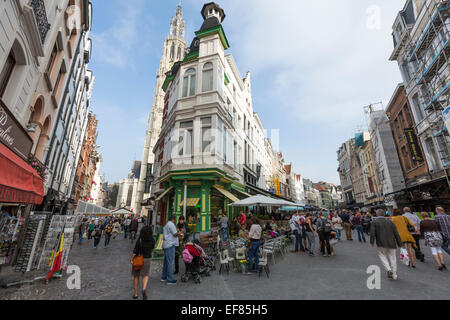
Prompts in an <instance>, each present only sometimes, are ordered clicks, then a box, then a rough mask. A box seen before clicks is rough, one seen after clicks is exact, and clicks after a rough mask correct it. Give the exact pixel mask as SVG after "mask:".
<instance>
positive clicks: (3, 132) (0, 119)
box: [0, 100, 33, 160]
mask: <svg viewBox="0 0 450 320" xmlns="http://www.w3.org/2000/svg"><path fill="white" fill-rule="evenodd" d="M0 142H1V143H3V144H4V145H5V146H7V147H8V148H9V149H11V150H12V151H13V152H14V153H16V154H17V155H19V156H20V157H22V158H23V159H25V160H26V159H27V158H28V155H29V154H30V152H31V148H32V147H33V140H31V138H30V136H29V135H28V134H27V132H26V131H25V130H24V129H23V128H22V126H21V125H20V123H19V122H18V121H17V120H16V118H15V117H14V116H13V115H12V113H11V112H10V111H9V110H8V108H7V107H6V106H5V104H4V103H3V101H1V100H0Z"/></svg>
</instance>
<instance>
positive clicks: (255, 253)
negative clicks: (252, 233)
mask: <svg viewBox="0 0 450 320" xmlns="http://www.w3.org/2000/svg"><path fill="white" fill-rule="evenodd" d="M260 244H261V241H260V240H253V241H252V246H251V247H250V250H249V252H248V263H249V265H248V270H249V271H250V272H251V271H258V264H259V246H260ZM253 259H254V260H255V269H253Z"/></svg>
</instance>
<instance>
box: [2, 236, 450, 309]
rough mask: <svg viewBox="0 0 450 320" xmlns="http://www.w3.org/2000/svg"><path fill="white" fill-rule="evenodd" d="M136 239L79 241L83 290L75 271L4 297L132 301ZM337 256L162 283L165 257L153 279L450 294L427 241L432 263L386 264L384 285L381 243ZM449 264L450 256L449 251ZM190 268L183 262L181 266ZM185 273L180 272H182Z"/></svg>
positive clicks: (297, 294) (198, 296)
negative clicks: (373, 269)
mask: <svg viewBox="0 0 450 320" xmlns="http://www.w3.org/2000/svg"><path fill="white" fill-rule="evenodd" d="M132 247H133V245H132V243H131V242H130V241H129V240H124V239H123V235H121V236H119V237H118V238H117V239H116V240H114V241H111V245H110V247H109V248H107V249H104V248H103V247H99V248H98V249H93V248H92V242H87V243H85V244H84V245H82V246H79V245H78V244H75V245H74V248H73V250H72V252H71V255H70V257H69V262H70V264H71V265H78V266H79V267H80V268H81V284H82V285H81V290H69V289H67V286H66V280H67V275H64V277H63V279H62V280H58V279H53V280H51V281H50V283H49V284H48V285H45V284H44V283H43V282H35V283H34V284H33V285H23V286H21V287H12V288H8V289H0V299H8V300H23V299H25V300H27V299H37V300H47V299H51V300H129V299H131V296H132V278H131V274H130V272H131V268H130V262H129V260H130V253H131V250H132ZM335 249H336V253H337V255H336V256H335V257H332V258H323V257H321V256H317V257H314V258H311V257H309V256H308V255H305V254H294V253H288V254H287V255H285V256H284V257H281V256H279V255H277V256H276V264H275V265H274V266H272V265H271V266H270V267H271V275H270V279H267V277H265V276H262V277H261V278H258V277H257V276H244V275H242V274H240V273H237V272H233V271H232V272H230V275H229V276H227V275H226V274H222V275H219V274H218V272H217V271H216V272H214V273H213V274H212V276H211V277H209V278H204V279H203V282H202V284H200V285H197V284H194V282H193V281H190V282H188V283H181V282H180V283H178V285H176V286H167V285H165V284H163V283H161V282H160V281H159V280H160V277H161V265H162V264H161V262H160V261H155V262H154V263H153V265H152V270H151V279H150V284H149V289H148V293H149V299H150V300H170V299H181V300H211V299H219V300H221V299H227V300H233V299H250V300H256V299H364V300H366V299H388V300H389V299H393V300H396V299H426V300H428V299H430V300H434V299H450V291H449V283H450V272H448V271H447V272H440V271H438V270H437V268H436V267H435V265H434V262H433V261H431V255H430V253H429V251H428V248H425V250H424V251H425V253H426V262H425V263H420V262H419V263H418V264H417V269H416V270H411V269H409V268H407V267H405V266H403V265H400V262H399V280H398V281H397V282H392V281H389V280H388V279H386V277H385V273H384V271H382V283H381V284H382V288H381V290H369V289H367V286H366V281H367V278H368V276H369V275H368V274H366V270H367V267H368V266H370V265H378V266H380V267H381V263H380V261H379V260H378V257H377V254H376V252H377V251H376V249H375V248H372V247H370V246H369V245H368V244H361V243H359V242H357V241H354V242H348V241H345V240H344V241H343V242H341V243H339V244H337V245H336V246H335ZM446 259H447V263H448V265H450V259H449V257H448V256H446ZM181 269H182V270H183V267H182V268H181ZM177 279H179V276H178V277H177Z"/></svg>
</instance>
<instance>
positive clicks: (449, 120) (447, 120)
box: [442, 107, 450, 132]
mask: <svg viewBox="0 0 450 320" xmlns="http://www.w3.org/2000/svg"><path fill="white" fill-rule="evenodd" d="M442 117H443V118H444V124H445V126H446V127H447V131H448V132H450V107H448V108H447V109H445V110H444V111H443V112H442Z"/></svg>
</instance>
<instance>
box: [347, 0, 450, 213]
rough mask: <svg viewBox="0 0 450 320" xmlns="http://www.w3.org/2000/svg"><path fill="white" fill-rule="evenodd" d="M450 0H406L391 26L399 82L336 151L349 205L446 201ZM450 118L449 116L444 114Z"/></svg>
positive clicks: (449, 197) (424, 206)
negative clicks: (365, 126)
mask: <svg viewBox="0 0 450 320" xmlns="http://www.w3.org/2000/svg"><path fill="white" fill-rule="evenodd" d="M449 31H450V1H448V0H447V1H437V0H408V1H406V3H405V5H404V7H403V9H402V10H401V11H400V12H399V14H398V15H397V18H396V19H395V22H394V25H393V41H394V49H393V52H392V55H391V57H390V61H396V62H397V63H398V66H399V69H400V72H401V74H402V78H403V83H401V84H399V85H398V86H397V88H395V91H394V93H393V95H392V98H391V100H390V101H389V104H388V106H387V108H386V110H376V109H375V107H374V106H371V107H369V108H368V109H367V110H366V111H367V113H368V115H369V123H368V128H369V131H368V132H364V133H359V134H357V135H356V137H355V138H354V139H350V140H349V141H347V142H345V143H344V144H343V145H342V146H341V147H340V148H339V150H338V161H339V169H338V171H339V174H340V178H341V185H342V189H343V193H344V197H345V201H346V204H347V206H349V207H359V208H362V207H388V208H394V207H404V206H410V207H413V208H414V210H417V211H420V210H425V211H433V210H434V207H435V206H436V205H444V206H447V207H448V206H450V192H449V190H450V180H449V169H450V137H449V131H448V130H449V127H450V125H449V124H448V122H447V124H446V119H448V114H449V99H450V68H449V61H448V58H449V55H450V32H449ZM447 121H448V120H447Z"/></svg>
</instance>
